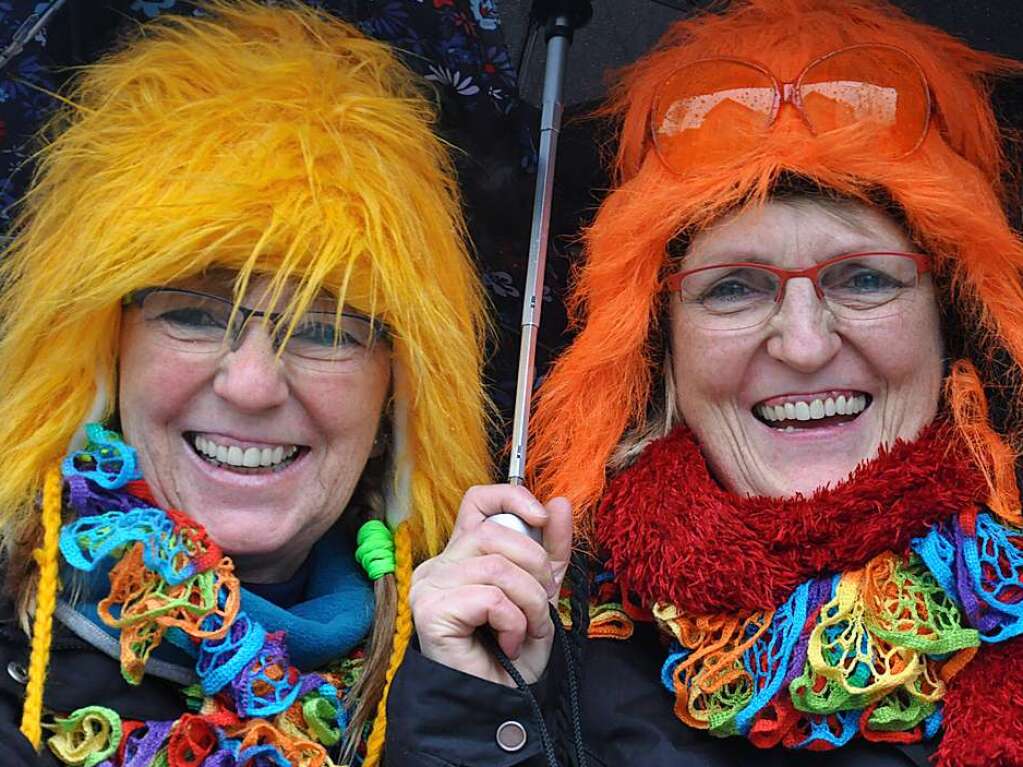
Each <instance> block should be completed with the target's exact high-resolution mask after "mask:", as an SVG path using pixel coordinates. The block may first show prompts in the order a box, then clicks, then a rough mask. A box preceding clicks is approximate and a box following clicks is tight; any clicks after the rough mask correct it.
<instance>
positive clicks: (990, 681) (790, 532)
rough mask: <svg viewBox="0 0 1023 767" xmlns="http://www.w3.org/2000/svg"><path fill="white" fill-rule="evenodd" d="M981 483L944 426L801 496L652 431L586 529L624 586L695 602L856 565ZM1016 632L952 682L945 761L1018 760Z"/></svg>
mask: <svg viewBox="0 0 1023 767" xmlns="http://www.w3.org/2000/svg"><path fill="white" fill-rule="evenodd" d="M986 496H987V486H986V485H985V483H984V480H983V477H982V476H981V475H980V474H979V472H978V471H977V469H976V468H975V466H974V465H973V464H972V463H971V461H970V459H969V457H968V456H967V454H966V451H965V450H964V449H963V448H962V447H961V446H960V444H959V443H958V441H957V440H956V439H955V438H954V437H953V432H952V430H951V428H950V427H948V426H946V425H935V426H932V427H930V428H928V429H926V430H925V431H924V433H923V434H921V436H920V437H919V438H918V439H917V440H916V441H914V442H912V443H907V442H902V441H900V442H897V443H896V444H895V445H893V446H892V447H891V448H890V449H887V450H883V451H882V452H881V453H880V455H878V457H877V458H875V459H874V460H872V461H869V462H866V463H864V464H862V465H861V466H860V467H859V468H857V469H856V471H855V472H853V474H852V475H851V476H850V477H849V479H848V480H846V481H845V482H843V483H841V484H839V485H837V486H835V487H833V488H827V489H823V490H819V491H817V492H816V493H814V494H813V495H812V496H811V497H809V498H804V497H801V496H796V497H793V498H784V499H778V498H761V497H757V498H742V497H738V496H736V495H734V494H732V493H729V492H727V491H725V490H723V489H722V488H721V487H720V486H719V485H718V484H717V483H716V481H715V480H714V479H713V477H711V475H710V472H709V470H708V468H707V464H706V461H705V460H704V458H703V455H702V454H701V452H700V448H699V446H698V445H697V443H696V441H695V440H694V438H693V436H692V433H691V432H690V431H689V430H688V429H687V428H685V427H679V428H678V429H676V430H675V431H674V432H672V433H671V434H670V435H668V436H667V437H665V438H663V439H661V440H658V441H657V442H654V443H652V444H651V445H650V446H649V447H647V448H646V450H645V451H644V452H643V454H642V455H641V456H640V458H639V459H638V460H637V462H636V463H635V464H634V465H633V466H631V467H630V468H628V469H626V470H625V471H623V472H621V473H620V474H619V475H617V476H616V477H615V478H614V479H613V480H612V481H611V482H610V484H609V488H608V491H607V493H606V494H605V497H604V500H603V502H602V504H601V506H600V508H599V509H598V512H597V515H596V531H597V533H596V537H597V542H598V544H599V545H600V548H601V550H602V551H603V552H605V554H606V555H607V556H608V567H609V568H610V569H611V570H612V572H614V573H615V577H616V580H617V582H618V584H619V586H620V587H621V589H622V591H623V592H626V593H628V594H630V596H631V597H632V598H633V599H636V600H638V602H639V603H640V604H642V605H644V606H647V607H649V606H651V605H652V604H654V603H656V602H667V603H670V604H673V605H675V606H676V607H678V608H679V609H680V610H682V611H683V612H686V613H689V614H691V615H703V614H712V613H722V612H724V613H735V612H750V611H755V610H761V609H771V608H774V607H776V606H777V605H780V604H781V603H782V602H784V601H785V599H786V598H788V596H789V595H790V594H791V593H792V591H793V590H794V589H795V588H796V587H797V586H798V585H799V584H801V583H803V582H805V581H807V580H809V579H811V578H815V577H821V576H825V575H829V574H834V573H838V572H843V571H846V570H853V569H857V568H860V567H863V566H864V565H865V564H866V563H867V562H868V561H869V560H871V559H872V558H874V557H875V556H877V555H878V554H881V553H882V552H884V551H889V550H890V551H895V552H903V551H905V550H906V549H907V548H908V545H909V542H910V540H911V539H912V538H914V537H916V536H919V535H921V534H923V533H924V532H925V531H926V530H927V528H928V527H929V526H930V525H932V524H934V523H936V522H939V521H942V520H945V519H948V518H949V517H951V516H952V515H954V514H956V513H958V512H959V511H961V510H962V509H964V508H967V507H969V506H971V505H975V504H980V503H983V501H984V499H985V498H986ZM1021 640H1023V638H1020V639H1015V640H1010V641H1009V642H1006V643H1004V644H1001V645H997V646H987V647H982V648H981V650H980V652H979V653H978V656H977V658H976V659H975V660H974V661H973V662H972V663H971V664H970V665H969V666H968V667H967V668H966V669H965V670H964V671H963V672H961V673H960V674H958V675H957V676H956V677H955V678H954V679H953V680H952V682H951V683H950V685H949V689H948V692H947V694H946V697H945V732H944V736H943V739H942V742H941V745H940V747H939V750H938V754H937V759H938V763H939V764H941V765H943V767H957V766H959V765H1004V766H1005V767H1008V766H1009V765H1023V695H1021V693H1020V692H1019V691H1020V690H1023V661H1021V660H1018V658H1023V641H1021Z"/></svg>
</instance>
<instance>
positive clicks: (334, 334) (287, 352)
mask: <svg viewBox="0 0 1023 767" xmlns="http://www.w3.org/2000/svg"><path fill="white" fill-rule="evenodd" d="M125 304H126V305H128V306H137V307H139V309H140V310H141V314H142V320H143V321H144V322H145V323H146V327H147V328H148V329H150V330H151V331H152V334H153V339H154V341H156V342H157V343H158V344H160V345H161V346H163V347H165V348H169V349H172V350H174V351H177V352H182V353H186V354H200V355H216V354H221V353H223V352H225V351H235V350H237V349H238V347H239V346H240V344H241V342H242V339H243V338H244V333H245V331H246V329H247V328H248V327H249V326H250V325H251V324H252V321H253V320H258V321H262V323H265V325H266V327H267V332H268V333H269V336H270V339H271V342H272V343H273V347H274V349H277V350H280V352H281V354H282V355H284V356H286V357H287V358H289V359H291V360H293V361H294V362H295V363H296V364H298V365H301V366H303V367H307V368H313V369H317V370H331V369H336V368H339V367H343V366H346V365H348V366H350V365H352V364H357V363H359V362H361V361H363V360H365V359H366V358H367V357H368V355H369V353H370V351H371V350H372V349H373V348H374V347H375V345H376V344H378V343H388V342H389V333H388V330H387V327H386V325H385V324H384V323H382V322H380V321H379V320H374V319H372V318H370V317H366V316H365V315H363V314H359V313H357V312H352V311H349V310H341V311H339V310H338V308H337V307H336V306H335V307H333V308H327V307H324V308H317V309H311V310H308V311H306V312H305V313H303V314H302V315H301V316H299V317H297V318H295V320H294V321H293V322H292V321H291V319H289V318H287V317H285V316H284V315H283V314H282V313H279V312H270V311H264V310H260V309H251V308H249V307H247V306H241V305H237V304H235V302H234V301H233V300H232V299H230V298H227V297H224V296H218V295H212V294H209V293H203V292H200V291H196V290H188V289H186V288H173V287H154V288H145V289H143V290H137V291H134V292H133V293H131V294H130V295H129V296H127V297H126V299H125ZM320 306H322V304H321V305H320Z"/></svg>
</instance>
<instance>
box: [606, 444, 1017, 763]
mask: <svg viewBox="0 0 1023 767" xmlns="http://www.w3.org/2000/svg"><path fill="white" fill-rule="evenodd" d="M951 434H952V433H951V430H950V429H948V428H946V427H942V426H940V425H938V426H933V427H931V428H929V429H928V430H926V431H925V433H924V434H922V435H921V437H920V438H919V439H918V440H917V441H915V442H913V443H911V444H910V443H897V444H896V445H895V446H893V447H892V448H891V449H889V450H886V451H883V452H882V454H881V455H880V456H878V458H876V459H875V460H873V461H870V462H868V463H865V464H864V465H862V466H861V467H860V468H859V469H857V471H856V472H854V474H853V475H852V476H851V477H850V479H849V480H848V481H846V482H845V483H843V484H841V485H839V486H836V487H834V488H830V489H826V490H822V491H818V492H817V493H816V494H814V495H813V496H812V497H810V498H802V497H796V498H791V499H770V498H739V497H737V496H734V495H731V494H730V493H727V492H725V491H724V490H722V489H721V488H720V486H718V485H717V484H716V482H715V481H714V480H713V478H712V477H711V476H710V473H709V471H708V469H707V466H706V463H705V461H704V459H703V457H702V455H701V453H700V450H699V446H698V445H697V444H696V442H695V440H694V438H693V437H692V435H691V433H690V432H689V431H688V430H687V429H685V428H684V427H682V428H679V429H677V430H676V431H675V432H673V433H672V434H671V435H669V436H668V437H665V438H664V439H662V440H659V441H658V442H656V443H653V444H651V445H650V446H649V447H648V448H647V449H646V450H645V451H644V453H643V454H642V456H641V457H640V458H639V460H638V461H637V462H636V464H634V465H633V466H632V467H630V468H629V469H627V470H626V471H624V472H622V473H621V474H620V475H618V476H617V477H616V478H615V479H614V480H613V481H612V482H611V483H610V486H609V490H608V492H607V494H606V496H605V499H604V501H603V503H602V506H601V508H600V509H599V512H598V515H597V518H596V529H597V540H598V543H599V545H600V546H601V547H602V550H603V551H604V552H605V554H606V556H607V560H606V567H607V571H606V572H604V573H603V574H601V575H600V576H598V578H597V580H596V593H597V595H598V599H596V600H595V603H594V604H593V605H592V607H591V611H590V612H591V624H590V635H591V636H597V637H612V638H626V637H627V636H629V634H630V633H631V626H632V621H633V620H636V619H641V620H655V621H656V622H657V624H658V625H659V627H660V628H661V629H662V631H663V633H664V634H665V636H666V638H667V640H668V644H669V649H668V652H667V657H666V659H665V661H664V664H663V668H662V682H663V684H664V686H665V687H666V688H667V689H668V690H669V691H670V692H671V693H672V695H673V696H674V699H675V705H674V711H675V714H676V716H677V717H678V718H679V719H680V720H681V721H682V722H684V723H685V724H686V725H688V726H690V727H695V728H699V729H703V730H707V731H709V732H710V733H711V734H713V735H716V736H720V737H727V736H741V737H745V738H748V739H749V740H750V741H751V742H752V743H754V744H755V745H757V746H760V747H763V748H771V747H776V746H782V747H787V748H794V749H812V750H826V749H833V748H838V747H841V746H842V745H844V744H846V743H848V742H849V741H850V740H851V739H852V738H854V737H863V738H867V739H869V740H873V741H892V742H901V743H908V742H914V741H919V740H926V739H931V738H934V737H936V736H937V735H938V734H939V733H940V734H941V736H942V740H941V742H940V745H939V746H938V751H937V760H938V763H939V764H941V765H944V766H946V767H950V766H952V765H967V764H976V765H996V764H997V765H1017V764H1023V698H1021V696H1020V693H1019V691H1020V690H1021V689H1023V640H1020V639H1015V638H1016V637H1019V636H1020V635H1021V634H1023V520H1021V519H1020V518H1019V517H1018V516H1017V517H1015V518H1012V519H1002V518H998V517H997V516H995V515H994V514H992V513H990V512H989V511H987V510H985V509H984V507H983V505H982V502H983V500H984V498H985V497H986V486H985V484H984V482H983V480H982V477H981V476H980V474H979V473H978V472H977V471H976V469H975V468H974V467H973V464H972V463H971V462H970V460H969V459H968V458H967V457H966V456H965V455H964V451H962V450H960V449H958V448H957V444H956V442H955V441H954V440H953V438H952V436H951Z"/></svg>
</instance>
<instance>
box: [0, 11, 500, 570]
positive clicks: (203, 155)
mask: <svg viewBox="0 0 1023 767" xmlns="http://www.w3.org/2000/svg"><path fill="white" fill-rule="evenodd" d="M202 8H203V10H204V11H205V15H204V16H200V17H194V18H193V17H176V16H168V17H166V18H163V19H161V20H159V21H157V22H155V23H152V24H150V25H147V26H146V27H144V28H143V29H142V33H141V37H140V39H138V40H136V41H135V42H133V43H132V44H131V45H130V46H129V47H128V48H126V49H125V50H123V51H122V52H120V53H116V54H113V55H111V56H108V57H107V58H105V59H104V60H102V61H101V62H100V63H99V64H96V65H94V66H91V67H88V68H86V69H85V70H84V71H83V72H82V73H80V76H79V77H78V78H77V79H76V81H75V83H74V85H73V89H72V90H71V92H70V93H69V95H68V104H70V105H71V106H70V108H68V109H67V110H66V112H65V113H64V114H63V115H62V116H61V117H60V119H59V120H57V122H56V123H55V124H54V125H53V126H51V135H52V139H51V140H50V141H49V142H48V143H47V144H46V145H45V147H44V148H43V149H42V150H41V151H40V153H39V155H38V172H37V177H36V179H35V183H34V184H33V188H32V190H31V191H30V192H29V193H28V195H27V197H26V200H25V203H24V209H23V213H22V214H21V217H20V220H19V221H18V223H17V227H16V231H15V236H14V239H13V242H12V244H11V245H10V248H9V250H8V251H7V252H6V254H4V256H3V259H2V265H0V270H2V271H0V284H2V285H3V293H2V295H0V322H2V325H0V444H4V445H6V446H7V447H6V453H5V456H4V470H3V472H2V475H0V525H2V530H3V535H4V543H5V547H6V548H8V549H9V548H10V546H11V545H12V543H13V542H15V541H22V542H24V541H32V540H35V539H37V538H38V536H39V532H38V531H39V524H40V523H39V520H38V513H37V512H36V511H35V510H34V508H33V507H34V503H35V500H36V498H38V497H39V494H40V492H41V489H42V486H43V479H44V476H45V473H46V469H47V467H48V466H50V465H52V464H53V463H54V461H56V460H58V459H59V458H60V456H62V455H63V454H64V453H66V451H67V449H68V445H69V443H70V442H72V438H73V436H74V435H75V433H76V431H77V430H78V429H79V427H80V426H81V425H82V424H83V422H85V421H86V420H87V419H92V418H103V417H107V416H110V415H111V414H112V413H114V412H115V411H116V408H117V403H116V402H115V401H114V398H113V397H112V396H110V393H111V392H116V390H117V387H116V380H115V377H116V373H117V360H118V348H117V346H118V334H119V323H120V318H121V301H122V299H123V298H124V296H126V295H127V294H129V293H131V292H132V291H134V290H137V289H140V288H144V287H146V286H153V285H162V284H166V283H168V282H171V281H174V280H180V279H182V278H184V277H187V276H190V275H195V274H197V273H201V272H203V271H204V270H207V269H210V268H226V269H231V270H237V273H238V279H237V282H236V285H235V294H236V297H241V296H242V295H243V294H244V291H245V288H246V285H247V283H248V282H249V280H250V278H252V277H253V276H255V275H267V276H269V277H270V279H271V290H272V291H273V296H274V298H280V296H282V295H285V294H284V293H283V292H282V291H283V289H284V287H285V286H286V285H288V284H293V285H296V286H297V288H296V290H295V291H294V293H293V295H292V296H291V297H290V298H289V299H288V300H287V301H283V300H280V301H278V302H277V305H276V306H275V308H276V310H277V311H282V312H284V314H285V316H286V317H294V316H295V315H296V314H297V313H299V312H301V311H302V310H303V309H304V308H305V307H306V306H307V305H308V304H309V302H310V301H311V300H312V299H313V298H314V297H315V296H316V295H317V293H318V292H319V291H321V290H326V291H329V292H330V293H332V294H335V295H337V296H338V298H339V300H340V301H343V302H344V303H345V304H346V305H347V306H351V307H353V308H355V309H357V310H359V311H363V312H366V313H368V314H370V315H372V316H373V317H375V318H377V319H379V320H380V321H382V322H384V323H386V324H387V326H388V327H389V328H390V331H391V333H392V339H393V341H392V344H393V365H394V373H395V375H394V381H395V384H394V385H395V391H394V402H393V405H392V418H393V425H392V428H393V431H394V440H393V444H392V447H391V452H392V464H393V469H394V471H393V476H392V477H391V478H390V479H389V487H388V488H387V489H386V490H387V493H386V494H387V504H388V508H387V518H388V521H389V522H390V524H391V525H392V527H393V526H396V525H397V524H398V523H399V522H401V521H402V520H405V519H408V520H409V522H410V531H411V539H412V545H413V548H414V552H415V555H416V556H417V557H422V556H424V555H428V554H432V553H435V552H437V551H438V550H439V549H440V548H441V546H442V545H443V543H444V541H445V540H446V537H447V534H448V532H449V530H450V526H451V523H452V519H453V516H454V513H455V511H456V510H457V508H458V505H459V501H460V498H461V495H462V493H463V492H464V490H465V489H466V488H467V487H469V486H470V485H472V484H474V483H478V482H481V481H485V480H486V479H487V478H488V475H489V472H488V465H489V459H488V447H487V442H486V436H485V426H484V424H485V417H486V411H487V407H486V404H485V396H484V393H483V390H482V386H481V380H480V370H481V364H482V360H481V347H482V337H483V335H484V334H485V321H484V312H483V298H482V293H481V291H480V288H479V285H478V282H477V279H476V277H475V270H474V265H473V263H472V262H471V259H470V258H469V256H468V255H467V253H466V251H465V248H464V245H463V235H464V231H463V224H462V221H461V217H460V207H459V201H458V195H457V191H456V188H455V185H454V182H453V180H452V178H453V172H452V167H451V165H450V161H449V158H448V156H447V151H446V147H445V146H444V145H443V144H442V142H441V141H439V140H438V139H437V138H436V137H435V136H434V135H433V132H432V127H433V124H434V122H435V114H434V108H433V106H432V104H431V102H430V101H429V100H428V99H427V98H426V97H425V94H424V91H423V88H422V86H421V85H420V83H419V82H418V80H417V78H416V77H415V76H414V75H412V74H411V73H410V72H409V71H408V70H407V69H405V68H404V67H403V66H402V65H401V64H400V63H399V62H398V61H397V59H396V58H395V56H394V55H393V54H392V53H391V51H390V50H389V49H388V47H387V46H385V45H384V44H381V43H379V42H376V41H372V40H369V39H367V38H366V37H364V36H363V35H362V34H361V33H359V32H358V31H357V30H355V29H354V28H353V27H351V26H349V25H347V24H345V23H343V22H340V21H338V20H337V19H334V18H332V17H330V16H328V15H327V14H324V13H321V12H319V11H316V10H313V9H311V8H309V7H307V6H303V5H301V4H298V3H295V4H291V5H286V7H285V8H281V7H279V6H278V7H276V8H266V7H263V6H261V5H258V4H256V3H254V2H250V1H248V0H247V1H246V2H227V1H226V0H214V2H209V3H206V4H205V5H203V6H202ZM153 396H154V397H155V396H159V392H153Z"/></svg>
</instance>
